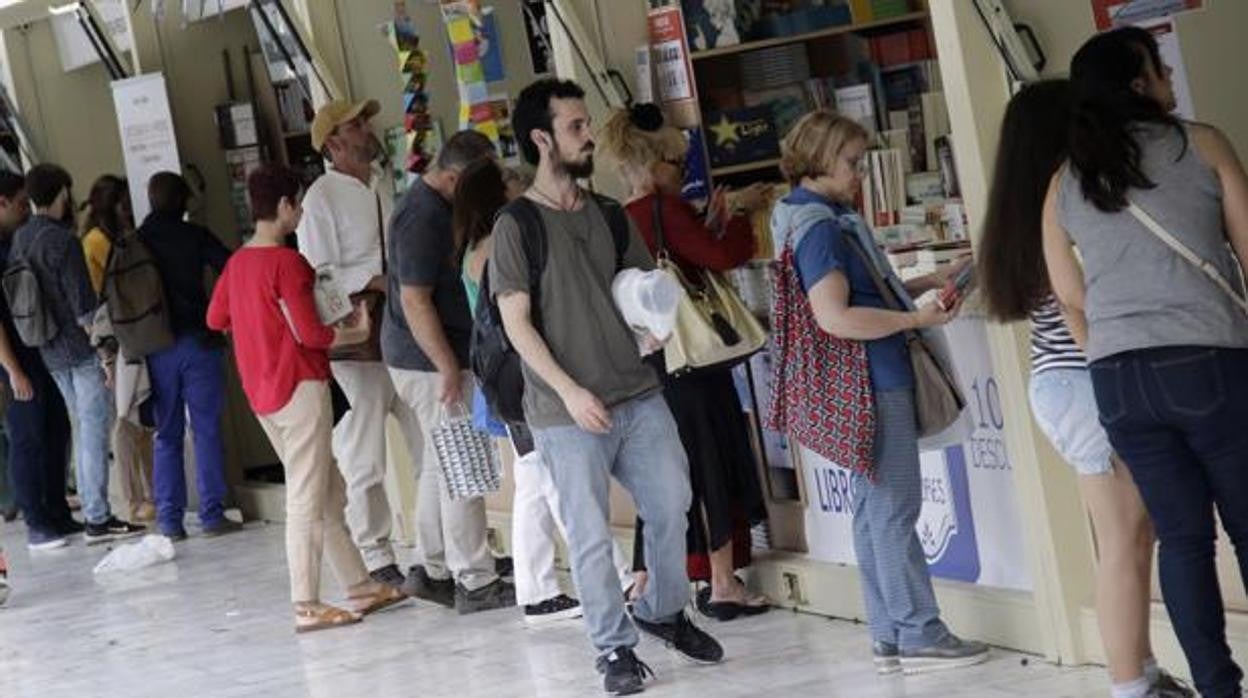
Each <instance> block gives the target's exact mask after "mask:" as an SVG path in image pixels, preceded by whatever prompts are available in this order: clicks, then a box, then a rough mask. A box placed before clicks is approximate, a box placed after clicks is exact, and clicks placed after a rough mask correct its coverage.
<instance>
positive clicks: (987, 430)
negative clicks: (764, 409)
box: [801, 317, 1032, 591]
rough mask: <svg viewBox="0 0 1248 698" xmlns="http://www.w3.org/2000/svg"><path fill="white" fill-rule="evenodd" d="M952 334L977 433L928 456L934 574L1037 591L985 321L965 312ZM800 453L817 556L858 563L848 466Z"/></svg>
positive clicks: (925, 526) (923, 528) (927, 513)
mask: <svg viewBox="0 0 1248 698" xmlns="http://www.w3.org/2000/svg"><path fill="white" fill-rule="evenodd" d="M945 335H946V338H947V339H948V341H949V345H950V351H951V354H952V356H953V357H955V362H956V366H955V367H956V369H957V372H958V381H959V383H960V385H961V386H962V389H963V391H964V393H965V395H966V399H967V403H968V404H967V409H968V410H969V415H968V416H969V417H970V419H971V421H972V432H971V435H970V437H969V438H968V439H967V440H966V441H965V442H963V443H961V444H956V445H953V446H950V447H948V448H945V449H941V450H932V451H924V452H922V453H921V454H920V464H921V468H922V474H923V509H922V511H921V512H920V514H919V521H918V523H917V525H916V526H915V528H916V530H917V531H918V533H919V540H920V541H921V542H922V543H923V550H924V552H925V553H926V555H927V561H928V564H929V565H930V567H931V570H932V574H933V575H935V576H937V577H944V578H947V579H955V580H958V581H963V582H972V583H976V584H983V585H986V586H993V587H1004V588H1008V589H1019V590H1024V591H1029V590H1031V588H1032V578H1031V571H1030V562H1029V560H1028V557H1027V554H1026V551H1027V547H1026V538H1025V537H1024V535H1023V525H1022V519H1021V518H1020V517H1019V515H1018V504H1017V501H1018V500H1017V496H1016V493H1015V490H1014V478H1013V472H1012V470H1011V466H1010V463H1009V459H1008V457H1007V456H1006V450H1005V438H1004V428H1005V418H1004V413H1003V410H1002V408H1001V396H1000V393H999V392H998V389H997V382H996V378H995V377H994V376H993V373H992V359H991V357H990V355H989V353H988V338H987V333H986V331H985V327H984V320H983V319H982V318H974V317H964V318H961V319H959V320H956V321H955V322H953V323H952V324H951V325H949V327H948V328H947V330H946V332H945ZM801 461H802V477H803V479H804V484H805V486H806V492H807V502H808V506H807V508H806V541H807V544H808V546H809V549H810V556H811V557H812V558H815V559H818V560H824V561H827V562H836V563H843V564H851V565H852V564H856V563H857V556H856V555H855V554H854V544H853V488H852V486H851V478H850V474H849V471H847V470H845V469H844V468H841V467H840V466H837V465H835V464H833V463H830V462H829V461H827V460H826V459H824V458H821V457H820V456H818V455H816V454H814V453H812V452H811V451H809V450H807V449H804V448H803V449H801Z"/></svg>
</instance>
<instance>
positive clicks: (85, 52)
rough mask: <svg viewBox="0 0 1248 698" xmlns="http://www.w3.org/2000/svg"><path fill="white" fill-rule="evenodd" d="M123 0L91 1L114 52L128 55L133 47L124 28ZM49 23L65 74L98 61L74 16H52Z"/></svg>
mask: <svg viewBox="0 0 1248 698" xmlns="http://www.w3.org/2000/svg"><path fill="white" fill-rule="evenodd" d="M125 1H126V0H95V12H96V16H98V17H99V18H100V20H101V21H102V22H103V23H104V29H105V30H106V31H108V34H109V36H110V37H112V39H113V43H114V44H115V45H116V46H117V49H118V50H119V51H122V52H123V53H128V52H130V51H131V50H132V49H133V48H134V42H133V41H131V40H130V31H129V29H130V28H129V27H128V26H127V25H126V4H125ZM51 22H52V35H53V36H54V37H55V39H56V50H57V53H59V54H60V56H61V67H63V68H64V69H65V72H67V73H68V72H69V71H71V70H77V69H78V68H82V67H84V66H88V65H91V64H92V63H98V62H99V61H100V55H99V54H98V53H96V52H95V47H94V46H92V45H91V39H89V38H88V37H87V32H86V31H85V30H84V29H83V28H82V25H81V24H79V23H78V16H77V13H74V12H66V13H62V14H55V15H52V17H51Z"/></svg>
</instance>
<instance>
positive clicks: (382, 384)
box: [330, 361, 421, 570]
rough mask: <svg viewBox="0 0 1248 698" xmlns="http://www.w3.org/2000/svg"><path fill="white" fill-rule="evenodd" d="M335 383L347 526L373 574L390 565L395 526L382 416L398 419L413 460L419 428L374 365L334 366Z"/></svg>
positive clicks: (380, 367)
mask: <svg viewBox="0 0 1248 698" xmlns="http://www.w3.org/2000/svg"><path fill="white" fill-rule="evenodd" d="M330 369H331V370H332V371H333V373H334V379H335V380H337V381H338V385H339V386H340V387H341V388H342V392H343V393H345V394H346V396H347V401H348V402H350V403H351V409H350V411H348V412H347V414H346V415H345V416H343V418H342V420H341V421H339V422H338V424H337V426H335V427H334V438H333V449H334V457H335V458H336V459H337V460H338V470H339V471H340V472H341V473H342V478H343V480H345V481H346V485H347V526H348V527H349V528H350V529H351V538H352V540H353V541H354V542H355V545H356V547H357V548H359V549H360V554H361V555H362V556H363V557H364V564H365V566H366V567H368V569H369V570H376V569H379V568H382V567H385V566H387V565H393V564H394V563H395V557H394V547H393V546H392V545H391V542H390V534H391V529H392V527H393V525H394V522H393V518H392V516H391V511H390V502H389V500H387V499H386V484H385V483H386V416H387V415H391V414H393V415H394V417H395V419H397V420H398V422H399V426H400V428H401V429H402V431H403V436H404V438H405V439H406V441H407V448H408V451H409V452H410V453H411V454H412V458H413V460H415V458H416V457H417V455H418V454H419V453H420V443H421V441H420V425H419V423H418V422H417V420H416V415H415V413H413V412H412V410H411V408H409V407H408V406H407V404H406V403H404V402H403V401H402V400H400V399H399V397H398V394H397V393H396V392H395V389H394V384H393V383H392V382H391V381H390V373H389V371H387V370H386V366H385V364H383V363H381V362H379V361H334V362H332V363H331V364H330Z"/></svg>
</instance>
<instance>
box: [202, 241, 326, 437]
mask: <svg viewBox="0 0 1248 698" xmlns="http://www.w3.org/2000/svg"><path fill="white" fill-rule="evenodd" d="M314 281H315V274H314V272H313V271H312V267H310V266H308V263H307V262H306V261H305V260H304V259H303V256H302V255H300V254H299V253H298V252H296V251H295V250H292V249H290V248H287V247H243V248H241V249H239V250H238V251H237V252H235V253H234V254H233V256H231V257H230V261H229V262H227V263H226V265H225V271H223V272H221V278H220V279H219V280H218V281H217V286H216V289H215V290H214V291H213V294H212V302H211V303H209V304H208V318H207V319H208V326H209V327H211V328H212V329H214V330H219V331H222V332H229V333H230V334H232V335H233V337H234V358H235V361H236V362H237V363H238V372H239V374H240V375H241V377H242V379H243V392H245V393H247V401H248V402H250V403H251V409H252V410H254V411H255V413H256V414H259V415H264V414H272V413H274V412H277V411H278V410H280V409H282V408H283V407H285V406H286V404H287V403H288V402H290V398H291V396H292V395H294V392H295V388H296V387H298V385H299V383H301V382H302V381H305V380H329V354H328V352H327V351H326V350H328V349H329V347H330V345H331V344H333V341H334V330H333V328H332V327H327V326H325V325H324V324H323V323H322V322H321V319H320V316H319V315H317V312H316V298H315V296H314V295H313V293H312V285H313V283H314Z"/></svg>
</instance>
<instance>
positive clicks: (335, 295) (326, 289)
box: [313, 264, 353, 325]
mask: <svg viewBox="0 0 1248 698" xmlns="http://www.w3.org/2000/svg"><path fill="white" fill-rule="evenodd" d="M313 293H314V295H315V296H316V312H317V315H319V316H320V317H321V322H322V323H324V324H326V325H336V324H338V323H339V322H342V321H343V320H346V319H347V318H348V317H350V316H351V312H352V310H353V308H352V307H351V296H350V295H348V294H347V292H346V291H344V290H342V285H341V284H339V283H338V277H337V272H336V270H335V269H334V266H333V265H332V264H326V265H324V266H320V267H317V269H316V283H315V285H314V286H313Z"/></svg>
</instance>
